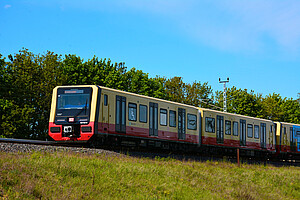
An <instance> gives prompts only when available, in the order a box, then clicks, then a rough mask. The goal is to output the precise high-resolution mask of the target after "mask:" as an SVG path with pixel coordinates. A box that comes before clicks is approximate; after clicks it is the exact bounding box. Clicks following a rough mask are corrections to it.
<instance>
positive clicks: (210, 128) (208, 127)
mask: <svg viewBox="0 0 300 200" xmlns="http://www.w3.org/2000/svg"><path fill="white" fill-rule="evenodd" d="M205 131H206V132H210V133H214V132H215V118H211V117H206V118H205Z"/></svg>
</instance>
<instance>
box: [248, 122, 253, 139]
mask: <svg viewBox="0 0 300 200" xmlns="http://www.w3.org/2000/svg"><path fill="white" fill-rule="evenodd" d="M247 136H248V138H252V137H253V125H252V124H248V125H247Z"/></svg>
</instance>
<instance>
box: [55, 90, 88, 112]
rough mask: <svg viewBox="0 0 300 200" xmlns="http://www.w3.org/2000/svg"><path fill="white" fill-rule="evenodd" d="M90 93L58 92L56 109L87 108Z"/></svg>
mask: <svg viewBox="0 0 300 200" xmlns="http://www.w3.org/2000/svg"><path fill="white" fill-rule="evenodd" d="M89 103H90V94H76V95H74V94H60V95H58V96H57V109H83V108H84V109H87V108H88V107H89Z"/></svg>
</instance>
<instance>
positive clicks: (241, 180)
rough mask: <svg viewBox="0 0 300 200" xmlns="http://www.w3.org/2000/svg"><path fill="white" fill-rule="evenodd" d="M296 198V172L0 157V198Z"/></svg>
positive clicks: (114, 159)
mask: <svg viewBox="0 0 300 200" xmlns="http://www.w3.org/2000/svg"><path fill="white" fill-rule="evenodd" d="M1 198H2V199H65V200H66V199H300V168H299V167H274V166H263V165H246V164H242V165H241V167H240V168H238V167H237V165H236V164H232V163H227V162H211V161H207V162H195V161H178V160H174V159H161V158H157V159H147V158H132V157H129V156H119V157H118V156H107V155H85V154H75V153H68V152H62V153H61V152H60V153H40V152H34V153H30V154H7V153H0V199H1Z"/></svg>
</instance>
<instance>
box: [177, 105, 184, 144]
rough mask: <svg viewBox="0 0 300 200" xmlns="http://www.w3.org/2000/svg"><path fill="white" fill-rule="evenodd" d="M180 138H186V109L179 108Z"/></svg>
mask: <svg viewBox="0 0 300 200" xmlns="http://www.w3.org/2000/svg"><path fill="white" fill-rule="evenodd" d="M178 139H180V140H185V109H183V108H178Z"/></svg>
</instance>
